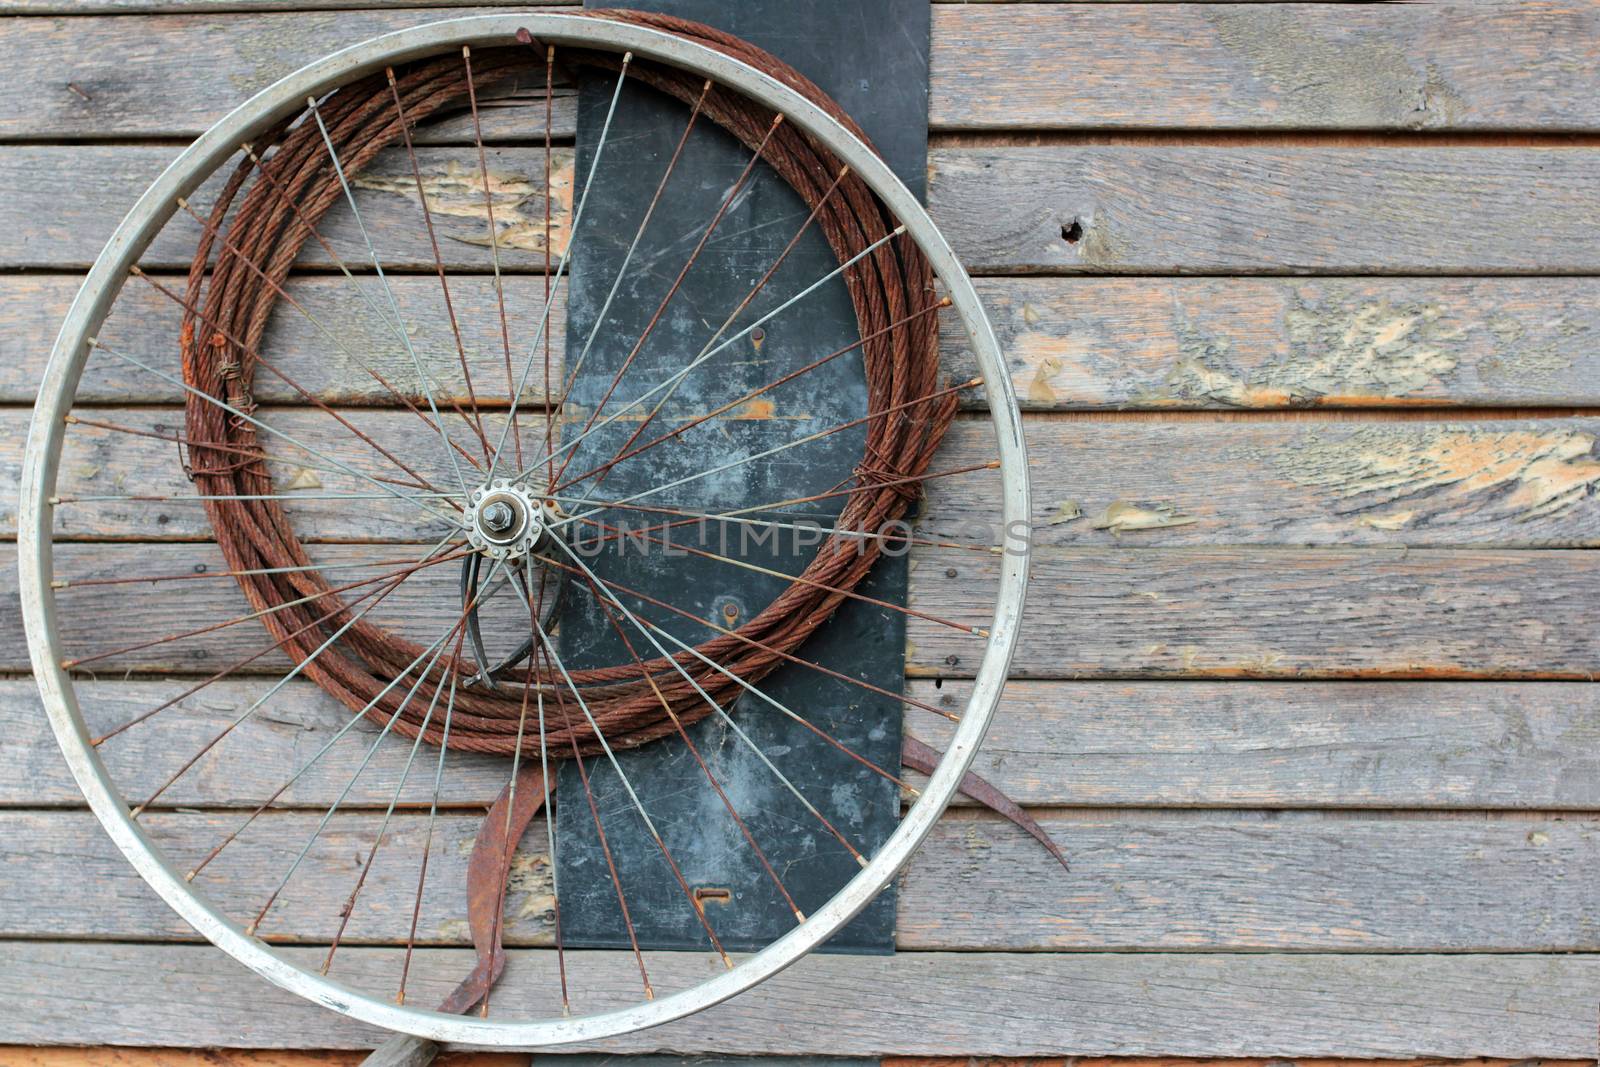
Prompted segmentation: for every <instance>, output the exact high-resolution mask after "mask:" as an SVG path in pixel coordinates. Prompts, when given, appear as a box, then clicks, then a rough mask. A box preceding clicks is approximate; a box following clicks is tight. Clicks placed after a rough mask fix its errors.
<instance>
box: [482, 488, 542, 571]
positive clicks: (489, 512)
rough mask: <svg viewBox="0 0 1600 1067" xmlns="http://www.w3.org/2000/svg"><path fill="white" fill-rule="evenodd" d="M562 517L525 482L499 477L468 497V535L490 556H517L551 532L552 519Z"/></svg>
mask: <svg viewBox="0 0 1600 1067" xmlns="http://www.w3.org/2000/svg"><path fill="white" fill-rule="evenodd" d="M558 517H559V516H557V515H556V514H555V513H554V512H553V510H552V509H551V508H550V507H549V506H548V505H547V504H545V503H544V502H543V501H540V500H538V499H537V498H535V497H534V495H533V494H532V493H530V492H528V490H527V489H525V488H524V487H522V486H521V485H518V484H516V483H515V482H512V481H508V480H506V479H496V480H494V481H492V482H489V483H487V484H485V485H481V486H479V487H478V488H477V489H474V490H473V491H472V494H471V495H470V496H469V497H468V498H467V507H466V515H465V518H466V524H467V538H468V540H470V541H471V542H472V547H474V548H476V549H477V550H478V551H479V552H482V553H483V554H484V555H486V556H490V557H492V558H494V559H517V558H519V557H521V556H525V555H527V554H528V553H529V552H531V551H533V549H534V548H535V547H536V546H537V545H538V544H539V543H540V542H541V541H543V540H544V539H545V538H547V537H548V536H550V533H551V531H550V526H551V523H552V522H554V521H555V519H556V518H558Z"/></svg>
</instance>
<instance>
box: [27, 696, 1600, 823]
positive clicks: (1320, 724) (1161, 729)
mask: <svg viewBox="0 0 1600 1067" xmlns="http://www.w3.org/2000/svg"><path fill="white" fill-rule="evenodd" d="M192 684H193V683H192V682H188V681H177V680H172V681H159V680H140V679H129V680H126V681H119V680H106V681H101V682H92V681H87V680H86V681H84V682H83V683H81V684H80V686H79V689H78V692H79V698H80V701H81V703H82V706H83V713H84V717H85V720H86V722H87V723H88V727H89V731H90V733H91V734H99V733H102V732H104V731H106V730H109V729H111V728H112V727H115V726H118V725H121V724H122V723H124V722H127V721H128V720H129V719H131V718H133V717H134V716H135V715H137V714H140V713H141V712H144V711H148V710H149V709H151V708H153V707H156V706H157V705H158V704H161V703H163V702H165V701H166V700H168V699H170V698H171V697H172V696H174V695H177V694H178V693H181V692H182V691H183V690H185V689H187V688H188V687H189V686H190V685H192ZM267 684H268V682H267V681H266V680H243V681H234V680H228V681H223V682H218V683H216V684H215V685H213V686H211V687H209V688H207V689H206V690H204V691H203V692H202V693H199V694H196V695H195V696H193V697H190V698H187V699H185V700H184V701H182V702H181V703H180V704H178V705H177V706H176V707H173V708H171V709H169V710H167V711H164V712H162V713H161V716H160V719H159V722H158V723H151V724H150V726H149V727H148V728H140V729H132V730H129V731H128V732H126V733H124V734H121V735H120V736H119V737H118V738H117V739H116V740H115V741H113V742H109V743H107V744H106V745H104V746H102V748H101V750H100V756H101V758H102V759H103V760H105V761H106V764H107V766H108V768H109V771H110V774H111V775H112V778H113V780H114V781H116V782H117V783H118V784H119V785H120V786H121V787H122V789H123V791H124V792H125V793H126V794H128V795H129V796H134V797H138V798H141V799H142V798H144V797H146V796H148V795H149V794H150V793H151V792H153V791H154V790H156V789H157V788H158V787H160V786H161V785H162V784H163V783H164V782H165V781H166V779H167V777H168V776H169V775H170V774H171V772H172V771H173V770H174V769H176V767H177V760H176V756H175V754H177V753H192V752H196V751H199V749H200V748H201V747H202V746H203V745H205V744H206V743H207V742H209V741H211V740H212V738H214V737H215V736H216V734H217V732H218V731H219V730H220V729H221V726H222V724H223V723H224V722H227V721H232V719H233V718H235V717H237V716H238V715H239V714H240V713H241V712H243V711H244V709H245V708H247V707H249V705H250V703H251V702H252V701H254V700H255V699H256V698H258V697H259V696H260V695H261V693H262V691H263V690H264V689H265V687H266V685H267ZM967 686H968V683H966V682H961V681H949V682H938V683H935V682H931V681H926V680H914V681H912V682H911V683H910V684H909V686H908V691H909V693H910V694H911V696H912V697H913V698H914V699H916V700H919V701H921V702H922V703H924V704H934V705H936V706H939V707H943V708H948V709H949V710H951V711H959V710H960V709H961V708H962V707H964V706H965V703H966V697H967ZM745 711H746V713H748V714H760V711H759V710H758V709H757V708H755V707H754V706H752V707H749V708H746V709H745ZM349 715H350V712H349V710H348V709H346V708H345V707H344V705H343V704H339V703H337V702H336V701H335V700H334V699H333V698H332V697H330V696H328V695H326V694H325V693H323V692H322V691H321V690H320V689H318V688H316V687H315V686H314V685H313V684H311V683H310V682H297V683H293V684H291V685H290V686H289V687H287V688H286V689H285V691H284V695H283V696H282V697H281V698H280V699H277V700H273V701H271V702H270V703H269V704H268V706H267V707H266V708H265V709H263V711H262V712H258V713H257V714H255V715H252V716H251V717H250V718H248V719H247V720H245V722H244V723H243V724H242V725H240V726H239V727H238V728H237V729H236V730H234V732H233V733H232V734H231V735H230V737H229V739H228V740H225V741H224V742H222V744H221V745H220V746H219V747H218V748H217V750H216V754H215V756H214V757H213V758H212V759H208V760H205V761H202V762H201V763H200V764H198V765H197V766H196V767H195V769H194V770H192V771H190V772H189V773H188V774H186V775H185V776H184V777H183V778H181V779H179V781H178V783H177V784H176V785H174V786H173V787H172V788H171V789H170V790H168V792H167V793H166V799H167V802H168V803H170V804H172V805H174V806H177V807H206V808H253V807H254V806H255V805H257V804H259V803H261V802H262V801H264V800H266V799H267V797H269V796H271V795H272V793H273V792H274V791H275V790H276V789H277V788H278V787H279V786H280V785H282V781H283V778H284V777H285V774H284V772H283V768H285V767H289V766H296V767H298V766H299V765H300V764H301V763H302V762H303V761H304V760H305V759H306V758H308V757H309V754H311V753H314V752H317V751H320V750H321V749H322V747H323V746H324V745H325V744H326V743H327V741H328V740H329V739H330V738H331V737H332V736H333V734H334V732H335V731H337V730H338V729H339V728H340V727H342V726H344V725H345V724H346V723H347V722H348V719H349ZM905 726H906V730H907V731H908V732H909V733H911V734H913V735H914V736H916V737H919V738H921V739H922V740H925V741H927V742H928V743H930V744H933V745H935V746H937V747H941V748H942V747H943V746H944V745H945V744H946V743H947V741H948V739H949V735H950V733H951V730H952V727H951V726H950V724H949V723H947V722H946V721H945V720H943V719H940V718H937V717H936V716H933V715H929V714H928V713H926V712H924V711H921V710H917V709H915V708H908V709H907V711H906V722H905ZM376 729H377V727H375V726H371V725H370V724H367V723H362V724H360V725H358V726H357V727H356V728H355V729H354V730H353V731H352V732H351V736H352V739H351V740H350V741H349V742H348V743H345V744H336V745H334V746H333V748H332V749H330V750H329V752H328V754H327V755H326V756H324V757H323V758H322V760H321V761H320V762H318V763H317V764H316V765H314V766H313V767H312V768H310V769H309V770H308V771H306V773H305V774H304V776H303V777H301V778H300V779H299V780H298V781H297V782H296V783H295V784H294V785H293V786H292V787H291V788H290V789H289V790H288V792H286V793H285V794H284V795H283V797H282V798H281V799H280V801H279V803H280V805H281V806H285V807H318V806H320V807H324V808H325V807H326V806H327V805H329V804H332V803H333V801H334V799H335V798H336V797H338V795H339V793H340V791H341V790H342V789H343V788H344V786H345V785H346V784H347V783H348V782H349V781H350V777H351V775H352V774H353V773H354V772H355V769H356V766H357V764H358V763H359V759H360V754H361V753H364V752H365V750H366V746H367V745H368V744H370V742H371V739H372V737H373V736H374V734H375V732H376ZM0 736H4V737H6V738H8V739H9V743H8V744H6V745H5V746H3V747H0V806H21V807H45V806H62V805H65V806H76V805H80V804H81V803H82V797H81V795H80V794H79V793H78V790H77V787H76V786H75V785H74V784H73V783H72V780H71V777H70V776H69V775H68V774H67V770H66V766H65V764H63V763H62V761H61V758H60V756H59V755H57V752H56V743H55V738H54V736H53V735H52V734H51V732H50V727H49V725H48V723H47V722H46V721H45V718H44V715H43V713H42V711H41V710H40V707H39V699H38V695H37V691H36V690H35V688H34V685H33V682H32V681H30V680H28V679H25V678H22V679H12V680H7V681H0ZM1597 747H1600V688H1597V687H1595V686H1591V685H1589V684H1588V683H1586V682H1556V683H1549V682H1540V683H1494V682H1487V683H1486V682H1420V683H1419V682H1353V683H1331V684H1324V683H1315V682H1312V683H1306V682H1253V683H1249V684H1238V683H1234V682H1225V683H1221V682H1109V683H1108V682H1035V681H1016V682H1012V683H1011V684H1010V685H1009V686H1008V687H1007V688H1006V693H1005V697H1004V701H1003V703H1002V704H1001V709H1000V713H999V714H998V715H997V716H996V718H995V723H994V725H993V726H991V727H990V729H989V733H988V736H987V737H986V738H985V739H984V743H983V748H982V749H981V750H980V752H979V754H978V763H977V772H978V773H979V774H981V775H983V776H984V777H985V778H987V779H988V780H989V781H991V782H993V783H994V784H995V785H997V786H999V787H1000V788H1001V789H1002V790H1004V791H1005V792H1006V793H1007V794H1008V795H1009V796H1011V797H1012V798H1014V799H1015V800H1017V801H1018V802H1019V803H1022V804H1028V805H1044V806H1061V805H1093V806H1120V807H1127V806H1133V807H1138V806H1146V807H1252V806H1262V807H1294V808H1324V807H1332V808H1385V809H1389V808H1433V809H1465V810H1476V811H1481V810H1485V809H1524V810H1527V809H1541V808H1543V809H1552V808H1553V809H1564V810H1600V774H1597V773H1596V766H1595V761H1594V759H1593V757H1592V755H1591V753H1592V752H1593V751H1595V749H1596V748H1597ZM400 748H401V746H396V745H381V746H379V749H378V752H377V754H376V755H375V756H374V757H373V760H372V763H371V764H370V765H369V766H368V767H367V769H366V771H364V772H363V773H362V775H361V777H360V778H359V779H357V780H356V783H355V786H354V788H353V789H352V791H351V793H350V795H349V797H348V798H347V799H346V801H345V805H346V806H347V807H355V808H363V807H365V808H370V807H382V806H384V805H386V804H388V803H389V801H390V799H391V798H392V797H393V796H394V795H395V789H396V786H397V785H398V784H399V780H400V769H401V767H402V765H403V763H404V759H403V753H402V752H401V751H400ZM246 753H248V754H249V758H242V756H243V754H246ZM448 768H449V774H448V775H446V777H445V781H444V789H443V792H442V794H441V800H442V802H443V803H444V804H445V805H446V806H448V807H460V806H472V805H477V806H480V807H482V806H486V805H488V804H489V803H490V802H491V801H493V799H494V798H495V796H496V795H497V794H498V793H499V791H500V789H501V788H502V787H503V786H504V784H505V778H506V769H505V765H504V761H502V760H500V759H497V758H493V757H487V756H476V755H473V754H470V753H453V754H451V756H450V757H449V763H448ZM904 773H905V776H906V777H907V779H908V780H909V781H912V782H913V783H915V782H916V781H917V779H918V777H919V776H917V775H914V774H912V773H911V772H904ZM431 793H432V780H431V777H429V776H416V775H413V776H412V777H411V778H410V779H408V780H407V783H406V788H405V789H404V790H403V791H402V792H401V794H400V795H401V798H402V799H401V802H402V804H405V805H418V804H426V803H428V800H429V798H430V796H431ZM908 799H909V797H908ZM956 803H957V804H958V805H966V804H970V803H971V802H970V801H968V800H967V799H966V798H965V797H960V796H958V797H957V798H956Z"/></svg>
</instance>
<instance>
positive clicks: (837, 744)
mask: <svg viewBox="0 0 1600 1067" xmlns="http://www.w3.org/2000/svg"><path fill="white" fill-rule="evenodd" d="M607 595H608V596H611V598H612V602H613V603H617V599H616V596H615V595H614V594H612V593H610V591H609V589H608V590H607ZM639 617H640V618H641V619H642V620H643V622H644V625H645V626H647V627H649V628H650V629H651V630H652V631H653V632H655V633H657V634H660V635H661V636H662V637H664V638H666V639H667V640H668V641H671V642H672V643H673V644H675V645H677V646H678V647H679V648H680V649H682V650H683V651H684V652H687V653H688V654H689V655H691V656H693V657H694V658H695V659H697V660H699V661H700V662H701V663H704V664H705V665H706V666H708V667H710V668H711V669H712V670H714V671H716V672H717V673H718V674H720V675H722V676H723V677H725V678H727V679H728V680H729V681H731V682H733V683H734V684H735V685H737V686H739V687H740V688H742V689H743V690H744V691H745V692H747V693H750V694H752V695H754V696H755V697H757V698H759V699H760V700H762V701H764V702H765V703H767V704H769V705H771V706H772V707H773V708H774V709H776V710H777V711H778V712H779V713H780V714H782V715H784V716H785V717H787V718H789V719H791V720H793V721H794V722H796V723H798V724H799V725H801V726H803V727H805V728H806V729H807V730H810V731H811V732H812V733H814V734H816V735H817V736H818V737H820V738H822V740H824V741H826V742H827V743H828V744H830V745H832V746H833V747H834V748H836V749H838V750H839V751H840V752H842V753H844V754H845V755H846V756H849V757H850V758H851V759H853V760H855V761H856V762H857V763H859V764H861V765H862V766H864V767H866V768H868V769H869V770H871V771H872V772H873V773H874V774H877V775H878V776H879V777H882V778H886V779H888V780H889V781H891V782H893V783H894V784H895V785H897V786H899V787H900V788H901V789H904V790H907V791H908V792H910V793H911V794H912V795H913V796H920V795H921V791H920V790H918V789H914V788H912V786H911V785H910V784H908V783H907V782H905V781H903V780H901V778H900V777H899V776H898V775H895V774H891V773H890V772H888V771H886V770H884V769H883V768H882V767H880V766H878V765H877V764H876V763H873V762H872V761H871V760H869V759H867V758H866V757H865V756H863V755H861V754H860V753H858V752H856V751H855V750H854V749H852V748H850V747H849V746H848V745H846V744H845V743H844V742H843V741H840V740H839V739H838V738H836V737H834V736H833V735H832V734H830V733H828V732H827V731H826V730H824V729H822V728H821V727H820V726H818V725H816V724H815V723H813V722H811V721H810V720H809V719H806V718H804V717H802V716H801V715H800V714H799V713H798V712H796V711H794V710H792V709H790V708H789V707H787V706H785V705H784V704H783V703H782V702H781V701H779V700H777V699H775V698H774V697H773V696H772V695H771V694H769V693H767V692H766V691H765V690H763V689H759V688H757V687H756V686H754V685H752V684H750V683H749V682H747V681H745V680H744V679H743V678H741V677H739V676H738V675H737V674H735V673H734V672H732V671H730V670H728V668H726V667H724V666H723V665H722V664H720V663H718V662H717V661H716V660H714V659H712V658H711V657H710V656H707V655H706V654H705V653H703V652H701V651H700V650H699V649H697V648H695V647H694V646H693V645H691V644H689V643H688V642H686V641H682V640H680V639H679V638H677V637H675V636H673V635H672V633H671V632H669V631H668V630H666V629H664V628H662V627H660V626H657V625H656V624H655V623H653V622H651V621H650V620H649V619H648V618H645V617H644V616H643V615H640V616H639ZM719 710H720V709H719ZM724 714H726V713H724ZM728 725H729V726H733V727H734V729H735V730H736V731H738V732H740V733H742V732H743V731H739V728H738V727H737V726H736V725H735V724H734V721H733V718H732V716H728ZM751 747H752V748H755V746H754V743H752V744H751ZM756 751H757V752H760V750H759V749H756ZM762 762H763V763H766V764H767V765H768V766H769V767H772V772H773V773H774V774H776V775H778V777H779V778H780V779H783V781H784V782H785V783H786V784H787V783H788V779H786V778H783V774H782V772H781V771H779V770H778V768H777V767H773V766H772V764H771V762H770V761H768V760H767V759H766V758H765V756H764V755H763V757H762ZM789 789H790V792H792V793H794V794H795V796H796V797H797V798H798V799H799V800H800V802H801V803H802V804H805V805H806V806H807V807H808V808H809V807H811V805H810V803H809V802H808V801H807V800H806V799H805V797H804V796H801V795H800V791H799V790H798V789H795V788H794V786H793V785H790V786H789ZM816 815H817V818H818V819H822V821H823V823H824V824H825V825H826V824H827V820H826V819H823V818H822V815H821V813H820V812H817V813H816ZM829 829H832V827H831V826H829ZM834 836H835V837H838V838H839V841H840V843H841V844H843V845H844V847H845V848H847V849H849V850H850V851H851V852H852V853H853V854H855V855H856V858H857V859H858V860H859V859H860V858H861V857H860V854H859V853H856V851H855V849H854V848H853V847H852V846H851V845H850V842H849V841H846V840H845V839H844V837H843V835H841V834H839V832H838V831H837V830H835V831H834Z"/></svg>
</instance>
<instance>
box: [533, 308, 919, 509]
mask: <svg viewBox="0 0 1600 1067" xmlns="http://www.w3.org/2000/svg"><path fill="white" fill-rule="evenodd" d="M949 304H950V298H949V297H946V298H945V299H943V300H941V301H939V302H938V303H936V304H931V305H929V306H928V307H925V308H923V309H922V310H921V311H914V312H912V313H911V314H910V315H907V316H906V317H905V318H903V319H900V320H899V321H898V322H892V323H890V324H889V325H887V326H885V327H884V328H883V329H881V330H877V331H875V332H874V333H870V334H868V335H867V336H865V337H863V338H861V340H859V341H856V342H854V343H853V344H848V345H845V346H844V347H843V348H841V349H838V350H836V351H833V352H830V353H828V354H827V355H825V356H823V357H822V358H821V359H819V360H816V361H814V362H811V363H807V364H806V365H805V366H804V367H801V368H800V369H798V370H793V371H790V372H789V373H788V374H785V375H784V376H783V377H781V378H778V379H776V380H774V381H770V382H768V383H767V384H766V385H763V386H760V387H759V388H756V389H752V390H751V391H750V392H748V393H746V394H745V395H744V396H741V397H739V398H737V399H735V400H730V401H728V402H727V403H726V404H723V405H722V406H720V407H717V408H714V409H712V410H711V411H708V412H706V413H705V414H704V415H699V416H697V417H695V418H693V419H690V420H689V421H688V422H685V423H683V424H682V425H681V426H678V427H676V428H674V429H671V430H668V431H667V432H666V433H664V434H662V435H661V436H659V437H657V438H655V439H654V440H652V441H649V442H647V443H645V444H642V445H640V446H639V447H638V448H634V449H633V450H632V451H629V446H631V445H632V444H633V442H634V441H635V440H637V439H638V436H639V434H640V433H641V432H643V430H644V427H645V425H646V424H648V423H649V421H650V419H653V418H654V417H655V414H656V412H657V411H660V410H661V404H659V403H658V404H657V405H656V408H655V411H652V412H651V413H650V416H649V418H646V419H645V420H644V422H642V423H640V424H639V428H638V429H637V430H635V431H634V432H633V436H632V437H630V438H628V440H627V441H625V442H623V445H622V447H621V448H619V449H617V452H616V454H615V455H614V456H612V457H611V458H610V459H608V460H606V461H605V462H604V463H602V464H600V466H598V467H592V468H590V469H589V470H587V471H584V472H583V473H582V474H576V475H573V476H572V477H571V478H568V479H567V480H566V481H564V482H562V483H560V484H559V485H557V486H556V487H555V489H554V490H552V491H553V492H559V491H561V490H562V489H566V488H568V487H570V486H573V485H576V484H577V483H578V482H581V481H583V480H584V479H585V478H589V477H592V476H593V475H596V474H598V475H602V476H603V475H604V474H605V473H606V472H607V471H609V470H610V469H611V468H613V467H615V466H616V465H617V464H618V463H621V462H623V461H624V460H628V459H632V458H633V457H634V456H637V455H638V454H639V453H641V452H643V451H645V450H646V449H650V448H654V447H655V446H656V445H659V444H661V443H662V442H663V441H670V440H672V439H673V438H674V437H677V436H678V435H679V434H682V433H683V432H685V431H686V430H692V429H694V428H695V427H696V426H699V425H701V424H702V423H705V422H708V421H710V420H711V419H714V418H716V417H717V416H718V415H721V414H723V413H725V412H727V411H731V410H732V409H734V408H736V407H739V406H740V405H741V404H747V403H749V402H750V401H751V400H754V399H755V398H756V397H758V396H760V395H761V394H762V393H765V392H768V391H770V390H772V389H776V388H777V387H778V386H780V385H783V384H785V383H787V382H790V381H793V380H794V379H796V378H798V377H800V376H801V375H802V374H806V373H807V372H809V371H814V370H816V369H817V368H818V367H820V366H822V365H824V364H826V363H828V362H831V361H832V360H835V359H838V358H839V357H840V356H842V355H845V354H846V353H848V352H853V351H855V350H856V349H858V348H860V347H861V346H862V345H864V344H866V343H867V342H869V341H875V340H877V339H878V338H879V337H882V336H884V335H885V334H888V333H892V332H893V331H895V330H898V329H899V328H900V327H902V326H904V325H905V324H906V323H908V322H911V321H913V320H914V319H918V318H921V317H922V316H924V315H928V314H930V313H932V312H935V311H938V310H939V309H940V308H943V307H948V306H949ZM669 395H670V393H669ZM665 401H666V397H662V403H665ZM599 484H600V483H599V482H598V481H597V482H596V483H595V485H594V486H592V487H591V488H590V489H589V491H588V492H587V493H585V494H584V499H588V496H589V494H590V493H592V492H593V491H594V489H595V488H598V487H599Z"/></svg>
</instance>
